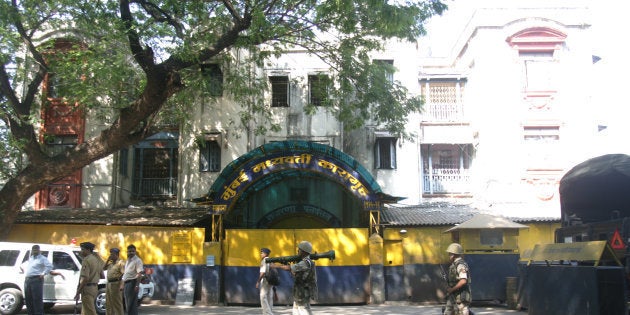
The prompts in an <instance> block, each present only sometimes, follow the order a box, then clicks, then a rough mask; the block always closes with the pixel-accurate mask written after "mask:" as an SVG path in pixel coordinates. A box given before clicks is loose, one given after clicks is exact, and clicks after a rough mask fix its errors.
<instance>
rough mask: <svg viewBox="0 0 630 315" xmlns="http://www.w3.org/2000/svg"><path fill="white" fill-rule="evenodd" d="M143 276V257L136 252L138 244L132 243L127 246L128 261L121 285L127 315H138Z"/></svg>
mask: <svg viewBox="0 0 630 315" xmlns="http://www.w3.org/2000/svg"><path fill="white" fill-rule="evenodd" d="M143 277H144V265H143V264H142V259H140V257H138V255H137V254H136V246H134V245H133V244H131V245H129V246H127V262H126V263H125V272H124V273H123V276H122V282H121V283H120V287H119V288H120V290H121V291H123V297H124V301H125V308H126V310H127V315H138V291H139V290H140V286H139V285H140V281H142V278H143Z"/></svg>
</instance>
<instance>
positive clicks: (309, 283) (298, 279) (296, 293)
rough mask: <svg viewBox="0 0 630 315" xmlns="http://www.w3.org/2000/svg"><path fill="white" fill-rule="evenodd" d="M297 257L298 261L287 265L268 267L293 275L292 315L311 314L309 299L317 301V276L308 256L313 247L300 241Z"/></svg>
mask: <svg viewBox="0 0 630 315" xmlns="http://www.w3.org/2000/svg"><path fill="white" fill-rule="evenodd" d="M297 247H298V256H299V257H300V259H301V260H300V261H299V262H297V263H295V264H293V265H291V266H288V265H279V266H278V265H275V264H274V265H270V267H272V268H280V269H282V270H287V271H291V274H292V275H293V312H292V314H293V315H302V314H309V315H310V314H313V313H312V312H311V299H313V300H317V274H316V272H315V263H314V262H313V261H312V260H311V257H310V255H311V254H312V253H313V245H311V243H310V242H307V241H302V242H300V243H299V244H298V246H297Z"/></svg>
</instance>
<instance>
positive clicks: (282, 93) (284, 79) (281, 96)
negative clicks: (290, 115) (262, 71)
mask: <svg viewBox="0 0 630 315" xmlns="http://www.w3.org/2000/svg"><path fill="white" fill-rule="evenodd" d="M269 82H271V107H289V77H288V76H271V77H269Z"/></svg>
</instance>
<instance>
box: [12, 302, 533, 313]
mask: <svg viewBox="0 0 630 315" xmlns="http://www.w3.org/2000/svg"><path fill="white" fill-rule="evenodd" d="M73 307H74V305H56V306H55V307H53V308H52V309H51V310H50V312H47V313H46V314H73ZM312 309H313V314H315V315H333V314H334V315H339V314H342V315H364V314H379V315H407V314H414V315H440V314H441V310H442V306H441V305H416V304H406V303H396V304H394V303H387V304H383V305H343V306H313V307H312ZM472 310H473V312H474V313H475V315H488V314H493V315H508V314H509V315H525V314H527V312H525V311H514V310H508V309H507V308H506V307H505V306H501V305H479V306H477V305H476V306H473V307H472ZM139 313H140V314H141V315H195V314H217V315H218V314H227V315H230V314H234V315H236V314H238V315H245V314H261V310H260V307H255V306H251V307H250V306H201V305H200V306H197V305H195V306H180V305H153V304H148V305H142V306H140V312H139ZM20 314H26V309H23V310H22V312H20ZM274 314H277V315H287V314H291V307H290V306H275V307H274Z"/></svg>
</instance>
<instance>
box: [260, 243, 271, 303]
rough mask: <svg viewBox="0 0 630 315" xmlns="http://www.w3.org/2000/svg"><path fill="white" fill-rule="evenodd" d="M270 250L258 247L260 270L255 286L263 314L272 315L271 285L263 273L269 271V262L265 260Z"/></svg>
mask: <svg viewBox="0 0 630 315" xmlns="http://www.w3.org/2000/svg"><path fill="white" fill-rule="evenodd" d="M270 253H271V250H270V249H269V248H261V249H260V272H259V275H258V280H256V288H257V289H260V306H261V307H262V313H263V315H273V291H272V288H273V286H272V285H270V284H269V282H267V279H266V278H265V274H266V273H267V272H269V266H268V265H269V264H267V262H266V260H267V257H269V254H270Z"/></svg>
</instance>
